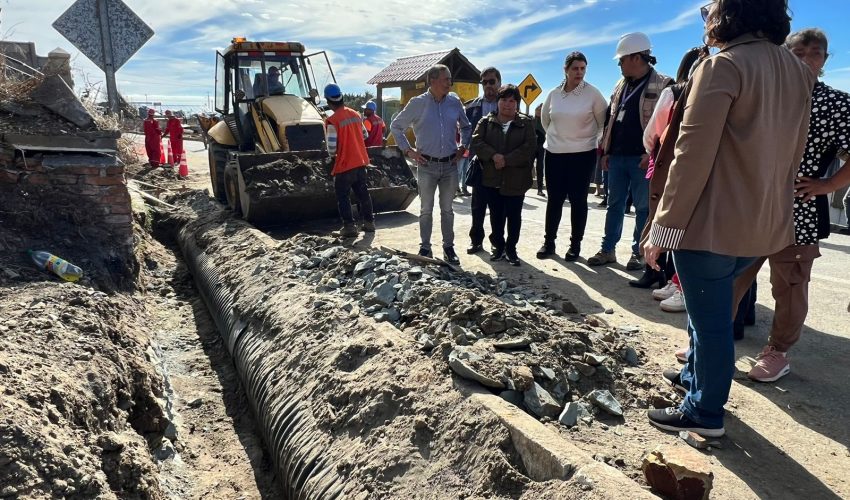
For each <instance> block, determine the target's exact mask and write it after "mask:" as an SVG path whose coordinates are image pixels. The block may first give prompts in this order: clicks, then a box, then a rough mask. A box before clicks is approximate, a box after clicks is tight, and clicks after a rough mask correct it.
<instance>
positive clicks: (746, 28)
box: [706, 0, 791, 45]
mask: <svg viewBox="0 0 850 500" xmlns="http://www.w3.org/2000/svg"><path fill="white" fill-rule="evenodd" d="M706 25H707V26H708V30H707V31H706V35H708V38H709V39H710V40H714V41H716V42H720V43H726V42H731V41H732V40H734V39H735V38H738V37H739V36H741V35H745V34H747V33H754V34H756V35H759V36H763V37H765V38H767V39H768V40H770V41H771V42H773V43H775V44H776V45H782V44H783V43H784V42H785V37H787V36H788V33H790V32H791V16H789V15H788V0H715V5H714V6H713V7H712V9H711V14H709V18H708V21H707V22H706Z"/></svg>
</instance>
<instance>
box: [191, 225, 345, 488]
mask: <svg viewBox="0 0 850 500" xmlns="http://www.w3.org/2000/svg"><path fill="white" fill-rule="evenodd" d="M189 227H190V226H186V227H184V228H183V229H181V230H180V232H179V235H178V238H177V241H178V243H179V245H180V248H181V250H182V251H183V256H184V258H185V260H186V264H187V266H188V267H189V270H190V271H191V273H192V275H193V276H194V277H195V283H196V284H197V286H198V290H199V291H200V293H201V297H203V299H204V302H205V303H206V305H207V308H208V309H209V310H210V314H211V315H212V317H213V319H214V320H215V323H216V326H217V327H218V331H219V333H220V334H221V336H222V338H223V339H224V344H225V345H226V346H227V350H228V351H229V352H230V355H231V356H232V357H233V360H234V363H235V365H236V370H237V372H238V373H239V376H240V378H241V379H242V384H243V385H244V386H245V391H246V392H247V395H248V400H249V401H250V403H251V408H252V409H253V411H254V414H255V415H256V417H257V419H258V420H259V423H260V428H261V430H262V434H263V439H264V440H265V443H266V446H267V447H268V449H269V453H270V454H271V456H272V460H273V461H274V465H275V468H276V470H277V472H278V477H279V478H280V479H281V481H282V482H283V484H282V486H283V488H284V490H285V491H286V492H287V494H288V498H289V499H291V500H302V499H304V500H307V499H329V500H332V499H336V498H341V497H342V492H343V486H344V484H343V480H342V478H341V477H339V475H338V474H337V472H336V465H335V464H331V463H328V460H327V459H326V458H325V453H324V451H325V450H324V449H321V448H317V447H316V443H317V442H319V439H317V436H316V434H317V433H318V430H316V429H315V428H313V425H314V424H313V420H312V419H311V418H309V417H308V414H307V413H306V412H305V410H304V409H303V408H302V404H301V402H300V401H298V400H296V399H295V398H291V397H286V396H281V395H279V394H272V392H271V391H270V390H269V389H270V387H271V386H272V384H273V383H275V382H276V380H275V379H276V377H278V374H276V373H275V367H274V366H270V365H269V364H267V363H264V362H263V361H264V359H265V356H264V354H265V353H264V352H262V349H263V346H262V342H261V339H262V337H261V334H262V332H261V331H259V330H258V329H255V328H252V327H251V326H250V325H249V324H248V323H247V322H245V321H242V320H241V319H240V317H239V313H238V311H237V310H236V309H235V298H234V297H233V294H232V293H231V292H230V291H229V289H230V287H227V286H224V283H223V281H222V278H221V276H220V274H219V273H218V271H217V270H216V268H215V265H214V263H213V262H212V259H211V258H210V256H209V255H207V254H206V252H204V251H203V250H201V248H200V247H198V245H197V243H195V238H194V235H193V234H192V232H191V230H190V229H189ZM236 288H238V287H236Z"/></svg>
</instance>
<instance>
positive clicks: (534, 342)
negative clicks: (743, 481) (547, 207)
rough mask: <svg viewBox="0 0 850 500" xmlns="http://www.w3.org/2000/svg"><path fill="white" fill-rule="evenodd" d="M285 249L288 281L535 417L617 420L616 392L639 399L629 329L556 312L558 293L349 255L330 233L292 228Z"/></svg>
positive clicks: (568, 308) (379, 256) (570, 309)
mask: <svg viewBox="0 0 850 500" xmlns="http://www.w3.org/2000/svg"><path fill="white" fill-rule="evenodd" d="M283 248H284V249H286V250H287V251H288V252H291V254H292V257H291V259H292V261H293V270H292V272H291V277H292V278H293V279H299V280H303V281H306V283H308V284H313V285H314V286H315V287H316V291H317V292H319V293H322V294H324V295H325V296H330V297H334V296H335V297H338V298H339V299H340V300H342V301H344V304H343V305H342V309H343V311H345V312H347V313H349V314H350V315H358V314H362V315H366V316H371V317H372V318H374V319H375V320H376V321H378V322H382V321H388V322H391V323H393V324H394V325H396V326H397V327H398V328H399V329H401V330H402V331H403V332H404V334H405V335H407V336H408V337H409V338H410V339H411V340H415V341H416V344H417V346H418V348H419V349H420V350H421V351H422V352H423V354H424V355H426V356H429V357H431V358H432V359H434V360H435V361H438V362H439V364H440V365H442V366H444V367H448V368H451V369H452V370H453V371H454V372H455V373H456V374H457V375H459V376H462V377H464V378H468V379H470V380H474V381H476V382H479V383H481V384H482V385H484V386H486V387H489V388H491V389H493V390H495V391H497V392H499V393H500V394H501V395H502V397H503V398H505V399H507V400H508V401H510V402H512V403H515V404H517V405H518V406H520V407H521V408H524V409H526V410H527V411H528V412H529V413H531V414H533V415H535V416H536V417H538V418H541V419H548V420H552V419H557V418H558V417H559V416H560V414H561V412H562V411H563V409H564V407H565V405H566V404H567V403H571V402H576V403H577V405H576V409H577V412H578V415H580V418H582V419H585V420H587V421H590V420H592V419H593V416H594V415H599V416H600V417H601V418H603V419H607V418H611V417H620V416H622V413H623V410H622V403H621V402H620V401H618V400H617V395H621V399H622V398H625V401H623V403H625V404H627V405H630V406H634V405H635V404H639V403H642V402H640V401H638V399H637V397H636V396H637V394H635V393H634V392H633V391H628V390H626V384H625V382H623V379H624V368H625V367H629V366H636V365H637V364H638V362H639V359H638V358H639V356H638V352H637V351H636V349H635V348H634V347H633V346H632V345H631V344H632V343H631V339H630V338H629V337H630V332H628V331H625V330H621V331H616V330H609V331H606V330H601V329H598V328H595V326H599V322H598V320H596V319H595V318H590V319H587V320H586V321H585V322H583V324H582V323H575V322H573V321H570V320H568V319H566V318H563V317H558V316H563V315H564V314H565V313H574V312H576V311H575V308H574V306H573V305H572V304H571V303H570V302H569V300H568V299H566V298H565V297H561V296H559V295H557V294H553V293H546V294H545V295H543V296H539V295H538V294H537V293H535V292H534V291H533V290H530V289H526V288H522V287H514V286H512V285H511V284H510V283H508V282H507V281H505V280H496V279H494V278H492V277H490V276H488V275H484V274H481V273H477V274H475V275H471V274H469V273H466V272H453V271H451V270H449V269H448V268H446V267H438V266H432V267H430V268H428V267H426V268H423V267H420V266H416V265H413V264H411V263H410V262H408V261H407V260H406V259H403V258H401V257H399V256H394V255H390V254H388V253H384V252H381V251H374V250H372V251H364V252H357V253H355V252H352V251H350V250H347V249H345V248H344V247H342V246H340V245H339V244H338V241H336V240H334V239H333V238H326V237H316V236H304V235H299V236H296V237H295V238H293V239H291V240H287V241H286V242H285V243H284V244H283ZM578 319H580V320H581V318H578ZM575 423H576V422H575V421H571V422H570V423H569V425H575Z"/></svg>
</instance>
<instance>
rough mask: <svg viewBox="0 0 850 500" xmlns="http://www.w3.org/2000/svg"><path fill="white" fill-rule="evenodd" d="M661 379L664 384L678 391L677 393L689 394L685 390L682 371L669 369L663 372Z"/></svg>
mask: <svg viewBox="0 0 850 500" xmlns="http://www.w3.org/2000/svg"><path fill="white" fill-rule="evenodd" d="M661 378H663V379H664V382H665V383H666V384H667V385H669V386H670V387H672V388H673V389H676V391H677V392H681V393H682V394H685V393H687V392H688V390H687V389H686V388H685V386H684V385H682V372H681V370H677V369H675V368H668V369H666V370H664V371H663V372H661Z"/></svg>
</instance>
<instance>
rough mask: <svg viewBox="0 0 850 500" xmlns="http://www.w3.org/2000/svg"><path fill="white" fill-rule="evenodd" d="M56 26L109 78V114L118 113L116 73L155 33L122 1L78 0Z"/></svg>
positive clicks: (107, 87)
mask: <svg viewBox="0 0 850 500" xmlns="http://www.w3.org/2000/svg"><path fill="white" fill-rule="evenodd" d="M53 27H54V28H55V29H56V31H58V32H59V34H61V35H62V36H64V37H65V38H67V39H68V41H69V42H71V43H72V44H73V45H74V46H75V47H77V48H78V49H80V52H82V53H83V54H85V56H86V57H88V58H89V59H91V61H92V62H93V63H95V64H96V65H97V67H98V68H100V69H101V70H103V72H104V74H105V76H106V92H107V96H108V101H109V112H110V113H115V112H117V111H118V86H117V85H116V83H115V72H116V71H118V69H119V68H121V66H123V65H124V63H126V62H127V60H129V59H130V57H132V56H133V54H135V53H136V51H138V50H139V49H140V48H141V47H142V45H144V44H145V42H147V41H148V40H149V39H150V38H151V37H152V36H153V34H154V31H153V30H152V29H151V28H150V26H148V25H147V24H145V22H144V21H142V20H141V19H140V18H139V16H137V15H136V13H135V12H133V10H132V9H130V8H129V7H127V5H126V4H125V3H124V2H122V1H121V0H77V1H76V2H74V3H73V4H72V5H71V6H70V7H68V10H66V11H65V12H64V13H63V14H62V15H61V16H59V19H57V20H56V21H55V22H54V23H53Z"/></svg>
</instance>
